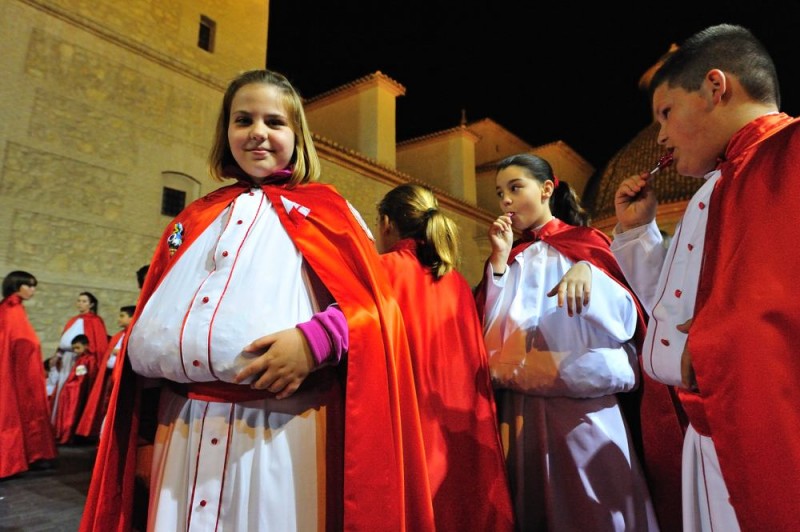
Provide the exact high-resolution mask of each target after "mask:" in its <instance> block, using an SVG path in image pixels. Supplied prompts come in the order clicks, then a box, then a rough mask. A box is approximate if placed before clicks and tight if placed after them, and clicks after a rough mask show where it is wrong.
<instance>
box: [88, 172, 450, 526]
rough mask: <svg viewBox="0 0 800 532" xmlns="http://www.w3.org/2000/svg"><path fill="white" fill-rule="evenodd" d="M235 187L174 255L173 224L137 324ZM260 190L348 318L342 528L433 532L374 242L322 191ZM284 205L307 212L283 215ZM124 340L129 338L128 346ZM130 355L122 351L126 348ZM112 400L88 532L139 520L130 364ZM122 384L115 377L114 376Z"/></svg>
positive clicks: (202, 214)
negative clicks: (291, 204)
mask: <svg viewBox="0 0 800 532" xmlns="http://www.w3.org/2000/svg"><path fill="white" fill-rule="evenodd" d="M247 186H248V185H244V184H241V183H237V184H234V185H231V186H228V187H223V188H221V189H219V190H217V191H214V192H212V193H211V194H209V195H207V196H205V197H204V198H201V199H199V200H197V201H195V202H194V203H192V204H191V205H190V206H189V207H187V209H186V210H184V211H183V212H182V213H181V214H180V215H178V217H177V218H176V219H175V222H180V223H183V226H184V228H185V231H186V233H185V236H184V241H183V244H182V246H181V247H180V248H179V249H178V251H177V252H176V254H175V256H174V257H170V255H169V247H168V243H167V238H168V237H169V235H170V233H171V232H172V227H173V224H170V225H169V227H168V228H167V230H166V231H165V233H164V234H163V235H162V238H161V240H160V242H159V244H158V247H157V249H156V252H155V255H154V257H153V260H152V261H151V263H150V269H149V271H148V274H147V279H146V281H145V285H144V287H143V288H142V294H141V297H140V302H139V304H137V310H136V316H134V323H135V320H136V319H137V317H138V314H139V313H140V312H141V311H142V309H143V308H144V307H145V305H146V302H147V300H148V298H149V297H150V295H151V294H152V293H153V291H154V290H155V288H156V286H157V285H158V283H159V282H160V280H161V278H162V277H163V276H164V274H165V273H166V272H167V271H168V270H169V268H170V267H171V265H172V264H173V263H174V262H175V260H177V258H178V256H179V254H180V253H181V252H182V251H183V250H185V249H187V248H188V247H189V246H190V245H191V242H192V241H193V240H194V239H195V238H196V237H197V236H198V235H199V234H200V233H202V231H203V230H204V229H205V228H206V227H207V226H208V225H209V224H210V223H211V222H212V221H213V220H214V219H216V217H217V216H218V215H219V214H220V213H221V212H222V210H223V209H224V208H225V207H226V206H227V205H229V204H230V202H231V201H232V200H233V199H234V198H235V197H236V196H237V195H239V194H240V193H241V192H242V191H243V188H244V187H247ZM262 189H263V190H264V192H265V193H266V194H267V196H268V197H269V199H270V201H271V202H272V204H273V205H274V207H275V209H276V212H277V213H278V216H279V218H280V220H281V223H282V224H283V227H284V228H285V229H286V231H287V232H288V234H289V236H290V237H291V238H292V240H293V241H294V243H295V245H296V246H297V247H298V249H299V250H300V252H301V253H302V254H303V257H304V258H305V260H306V261H307V262H308V264H309V265H310V266H311V268H312V269H313V270H314V271H315V273H316V274H317V275H318V276H319V277H320V279H321V280H322V281H323V283H324V284H325V286H326V287H327V288H328V290H329V291H330V292H331V294H332V295H333V297H334V298H335V299H336V301H337V302H338V303H339V306H340V308H341V309H342V312H343V313H344V315H345V316H346V318H347V321H348V326H349V334H350V341H349V343H350V350H349V352H348V354H347V359H346V360H347V362H346V364H347V374H346V382H345V389H346V399H345V414H344V423H345V444H344V479H343V490H344V502H343V520H344V529H346V530H413V531H418V530H419V531H424V530H433V529H434V524H433V509H432V506H431V496H430V490H429V489H428V484H427V481H426V479H427V470H426V465H425V454H424V448H423V441H422V434H421V432H420V421H419V412H418V409H417V403H416V398H415V394H414V382H413V374H412V368H411V361H410V357H409V351H408V343H407V340H406V336H405V329H404V326H403V322H402V316H401V315H400V312H399V308H398V306H397V302H396V301H395V300H394V299H393V297H391V295H390V294H391V293H392V292H391V286H390V284H389V281H388V279H387V278H386V276H385V274H384V273H383V271H382V269H381V266H380V263H379V257H378V254H377V252H376V251H375V248H374V244H373V242H372V241H371V240H370V239H369V238H367V237H366V235H365V233H364V230H363V228H362V227H361V225H360V224H359V222H358V221H357V220H356V219H355V217H354V216H353V215H352V213H351V212H350V210H349V207H348V206H347V203H346V202H345V200H344V198H342V197H341V196H340V195H339V194H338V193H337V192H336V191H335V189H334V188H333V187H332V186H329V185H322V184H306V185H298V186H296V187H293V188H290V187H288V186H282V185H264V186H262ZM281 197H284V198H286V199H287V200H290V201H293V202H296V203H297V204H299V205H301V206H305V207H309V208H310V212H309V213H308V215H307V216H305V217H304V216H303V215H302V214H301V213H300V212H299V211H297V210H296V209H293V210H292V211H291V213H287V211H286V210H285V208H284V205H283V202H282V200H281ZM127 340H128V337H126V342H125V343H126V346H127ZM126 346H125V347H126ZM125 347H123V353H121V354H120V357H119V358H118V359H117V367H116V368H115V371H116V370H119V371H120V372H124V374H122V375H121V376H120V377H121V378H120V379H119V380H118V386H116V387H115V389H114V391H113V392H112V395H111V404H110V405H109V410H108V414H107V417H106V428H105V429H104V430H103V434H102V435H101V439H100V446H99V449H98V455H97V459H96V462H95V468H94V472H93V474H92V483H91V485H90V488H89V494H88V498H87V502H86V505H85V508H84V514H83V517H82V520H81V527H80V529H81V530H82V531H87V532H88V531H91V530H103V531H110V530H129V529H130V526H131V519H132V512H133V491H134V475H135V466H136V449H137V432H138V425H139V420H140V416H141V415H142V413H141V412H139V411H138V408H139V402H140V401H139V394H138V393H137V392H138V391H140V386H141V384H140V379H137V378H135V374H133V373H132V371H131V369H130V364H129V363H128V362H127V360H125V353H124V351H125ZM114 378H116V376H115V377H114Z"/></svg>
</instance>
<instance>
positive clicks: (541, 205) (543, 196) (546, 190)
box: [495, 165, 553, 230]
mask: <svg viewBox="0 0 800 532" xmlns="http://www.w3.org/2000/svg"><path fill="white" fill-rule="evenodd" d="M495 183H496V188H495V190H496V192H497V198H498V200H499V201H500V208H501V209H502V210H503V212H504V213H506V214H511V216H512V218H511V224H512V225H513V227H514V228H515V229H518V230H524V229H528V228H529V227H539V226H540V225H543V224H545V223H546V222H548V221H550V219H551V218H552V217H553V215H552V214H551V213H550V203H549V202H550V196H551V195H552V193H553V185H552V181H545V182H544V183H541V182H540V181H539V180H538V179H535V178H533V177H531V176H530V175H529V174H528V171H527V169H525V168H522V167H521V166H515V165H511V166H508V167H506V168H503V169H502V170H500V171H499V172H497V176H496V178H495Z"/></svg>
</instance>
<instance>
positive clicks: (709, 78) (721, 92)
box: [704, 68, 730, 104]
mask: <svg viewBox="0 0 800 532" xmlns="http://www.w3.org/2000/svg"><path fill="white" fill-rule="evenodd" d="M729 82H730V80H729V79H728V77H727V75H726V74H725V72H723V71H722V70H720V69H718V68H712V69H711V70H709V71H708V72H706V77H705V79H704V83H706V85H707V86H708V88H709V92H710V94H711V101H712V102H713V103H715V104H717V103H719V102H721V101H722V98H723V97H724V96H725V94H726V93H727V92H728V83H729Z"/></svg>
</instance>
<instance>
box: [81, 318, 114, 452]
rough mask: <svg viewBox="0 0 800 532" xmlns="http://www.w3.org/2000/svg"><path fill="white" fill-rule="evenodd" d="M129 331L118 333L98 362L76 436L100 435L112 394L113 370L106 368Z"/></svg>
mask: <svg viewBox="0 0 800 532" xmlns="http://www.w3.org/2000/svg"><path fill="white" fill-rule="evenodd" d="M126 330H127V329H122V330H121V331H118V332H117V333H116V334H114V336H112V337H111V340H109V342H108V348H107V349H106V351H105V353H104V354H103V356H102V357H100V359H99V360H98V361H97V374H96V375H95V378H94V383H93V384H92V389H91V390H90V391H89V397H88V398H87V399H86V406H84V407H83V414H82V415H81V419H80V421H79V422H78V426H77V428H76V429H75V434H77V435H78V436H84V437H93V438H96V437H97V436H99V435H100V426H101V425H102V423H103V417H104V416H105V414H106V409H107V406H108V398H109V393H110V390H111V388H110V385H111V382H112V380H113V379H111V374H112V370H109V369H108V368H106V365H107V364H108V359H109V358H111V353H113V352H114V348H115V347H116V346H117V342H119V339H120V337H121V336H122V335H123V334H125V331H126Z"/></svg>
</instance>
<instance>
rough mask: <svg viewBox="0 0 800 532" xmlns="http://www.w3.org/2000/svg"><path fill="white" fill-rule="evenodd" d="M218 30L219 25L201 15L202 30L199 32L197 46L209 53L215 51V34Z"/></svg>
mask: <svg viewBox="0 0 800 532" xmlns="http://www.w3.org/2000/svg"><path fill="white" fill-rule="evenodd" d="M216 29H217V23H216V22H214V21H213V20H211V19H210V18H208V17H206V16H205V15H200V29H199V31H198V32H197V46H199V47H200V48H202V49H203V50H205V51H207V52H213V51H214V33H215V32H216Z"/></svg>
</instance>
